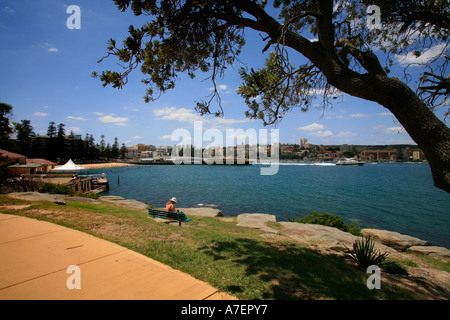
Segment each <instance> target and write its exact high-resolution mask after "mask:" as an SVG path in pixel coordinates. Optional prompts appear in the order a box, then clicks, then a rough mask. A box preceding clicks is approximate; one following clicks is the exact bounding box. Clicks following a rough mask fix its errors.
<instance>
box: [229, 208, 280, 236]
mask: <svg viewBox="0 0 450 320" xmlns="http://www.w3.org/2000/svg"><path fill="white" fill-rule="evenodd" d="M237 221H238V224H237V226H239V227H248V228H254V229H258V230H262V231H265V232H268V233H274V234H279V232H278V230H275V229H273V228H270V227H268V226H267V225H266V223H267V222H277V218H276V217H275V216H274V215H271V214H266V213H243V214H240V215H238V216H237Z"/></svg>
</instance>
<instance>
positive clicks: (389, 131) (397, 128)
mask: <svg viewBox="0 0 450 320" xmlns="http://www.w3.org/2000/svg"><path fill="white" fill-rule="evenodd" d="M403 132H404V129H403V127H401V126H395V127H389V128H385V129H383V130H381V133H383V134H394V133H403Z"/></svg>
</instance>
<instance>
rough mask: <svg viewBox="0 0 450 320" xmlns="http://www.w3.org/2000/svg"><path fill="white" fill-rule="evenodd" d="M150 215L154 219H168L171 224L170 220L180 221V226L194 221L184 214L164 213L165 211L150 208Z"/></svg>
mask: <svg viewBox="0 0 450 320" xmlns="http://www.w3.org/2000/svg"><path fill="white" fill-rule="evenodd" d="M148 214H149V215H151V216H152V217H153V218H159V219H167V220H169V222H170V220H171V221H178V225H179V226H181V223H182V222H188V221H191V220H192V219H189V218H187V217H186V215H185V214H184V213H183V212H171V211H164V210H158V209H152V208H148Z"/></svg>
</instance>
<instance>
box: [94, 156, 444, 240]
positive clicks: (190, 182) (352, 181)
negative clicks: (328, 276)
mask: <svg viewBox="0 0 450 320" xmlns="http://www.w3.org/2000/svg"><path fill="white" fill-rule="evenodd" d="M261 167H262V166H261V165H252V166H206V165H143V166H135V167H121V168H112V169H109V168H108V169H102V170H91V171H90V172H91V173H102V172H105V173H106V175H107V177H108V179H109V181H110V191H109V192H108V193H106V194H105V195H119V196H122V197H125V198H128V199H136V200H139V201H146V202H148V203H151V204H153V205H155V206H157V207H164V206H165V204H166V202H167V201H168V199H170V198H171V197H176V198H177V199H178V204H177V207H180V208H181V207H197V206H202V205H206V206H213V207H217V208H219V209H220V210H221V211H222V213H223V214H224V216H235V215H238V214H241V213H269V214H273V215H275V216H277V220H278V221H286V220H287V219H288V217H299V216H304V215H306V214H308V213H311V212H313V211H319V212H322V211H326V212H329V213H331V214H334V215H338V216H341V217H343V218H344V219H345V220H346V222H347V223H353V224H356V225H358V226H360V227H372V228H379V229H385V230H391V231H397V232H400V233H404V234H407V235H411V236H415V237H418V238H421V239H424V240H428V241H430V242H432V243H433V244H434V245H439V246H445V247H447V248H450V237H449V235H450V194H448V193H446V192H444V191H442V190H440V189H438V188H436V187H434V186H433V182H432V177H431V171H430V168H429V166H428V164H426V163H424V164H417V163H416V164H413V163H411V164H409V163H385V164H382V163H378V164H365V165H364V166H361V167H359V166H356V167H354V166H349V167H346V166H334V165H333V166H330V165H313V164H304V163H283V164H282V165H280V167H279V171H278V173H277V174H276V175H272V176H262V175H260V169H261ZM263 167H266V168H267V167H268V166H263Z"/></svg>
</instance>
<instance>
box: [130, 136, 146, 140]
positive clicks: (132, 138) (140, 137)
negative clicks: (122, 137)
mask: <svg viewBox="0 0 450 320" xmlns="http://www.w3.org/2000/svg"><path fill="white" fill-rule="evenodd" d="M130 139H131V140H137V139H144V137H142V136H134V137H131V138H130Z"/></svg>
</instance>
